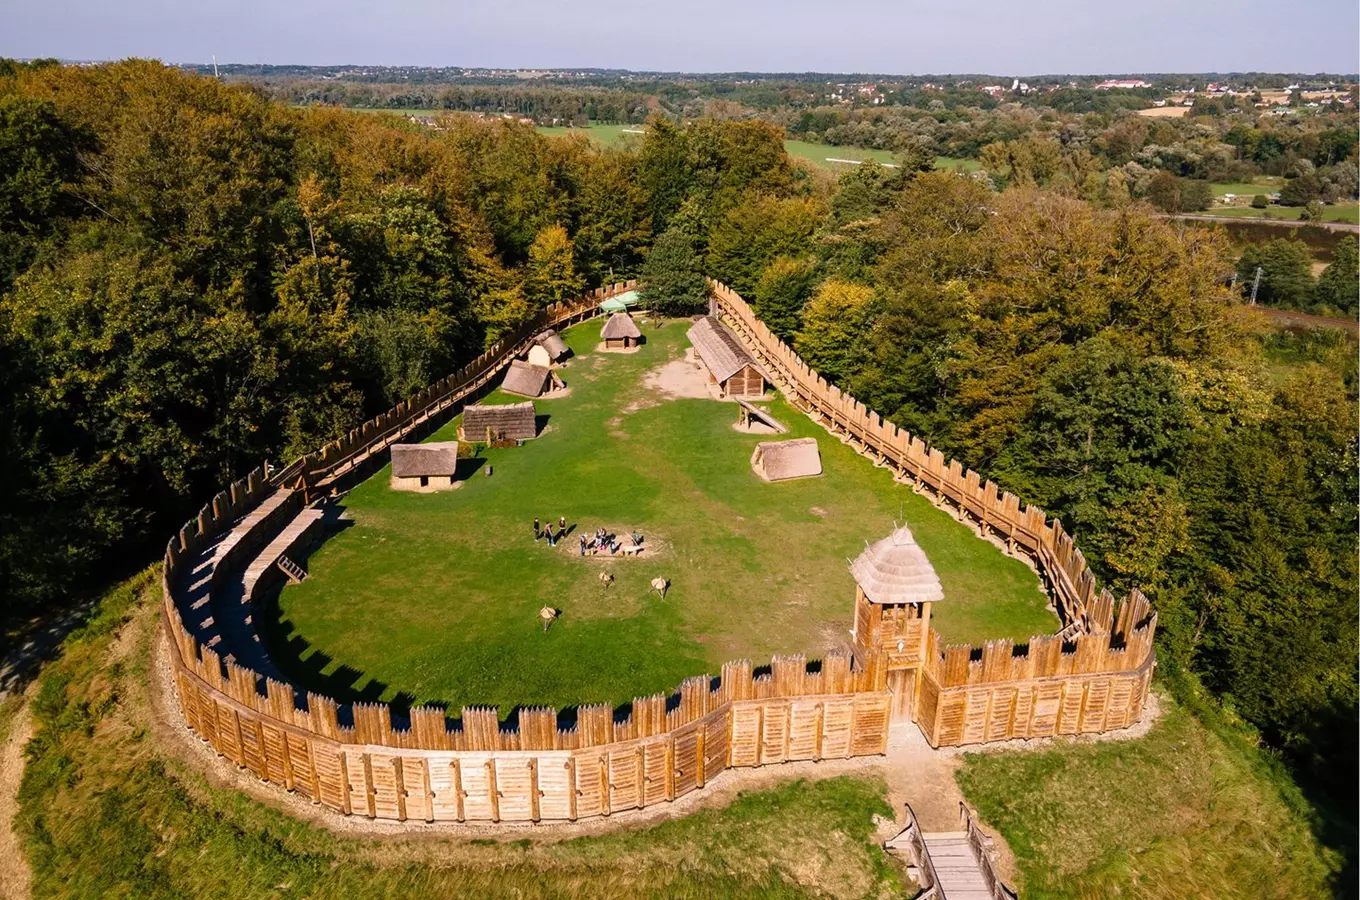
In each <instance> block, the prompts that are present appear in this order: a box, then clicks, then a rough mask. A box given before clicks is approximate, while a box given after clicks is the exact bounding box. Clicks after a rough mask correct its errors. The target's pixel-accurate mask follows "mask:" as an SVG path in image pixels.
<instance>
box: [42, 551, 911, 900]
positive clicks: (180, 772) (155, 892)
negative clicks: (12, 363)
mask: <svg viewBox="0 0 1360 900" xmlns="http://www.w3.org/2000/svg"><path fill="white" fill-rule="evenodd" d="M159 590H160V587H159V573H158V571H157V570H155V569H152V570H149V571H147V572H146V573H144V574H143V575H141V576H139V577H138V578H135V579H132V580H131V581H129V582H128V583H126V584H124V585H122V586H120V587H118V588H117V589H115V590H114V591H112V592H110V594H109V595H108V596H107V597H106V598H105V599H104V601H103V602H102V604H101V607H100V610H99V611H98V613H97V615H96V616H95V618H94V619H93V621H92V622H91V623H90V625H89V626H88V627H87V628H85V629H84V630H83V631H82V632H80V633H78V634H77V635H75V636H73V638H72V639H70V640H68V642H67V648H66V651H65V654H64V656H63V658H62V659H60V660H58V661H57V662H55V663H53V664H52V665H51V666H49V667H48V669H47V670H46V671H45V672H44V673H43V675H42V683H41V685H40V687H39V690H38V692H37V696H36V698H35V700H34V702H33V704H32V709H33V714H34V719H35V725H36V727H37V729H38V730H37V735H36V738H35V740H34V742H33V743H32V744H30V747H29V752H28V764H27V766H26V769H25V773H24V779H23V785H22V789H21V792H20V802H21V808H20V815H19V832H20V835H21V837H22V839H23V842H24V846H25V849H26V851H27V856H28V859H29V860H30V862H31V863H32V867H33V893H34V896H35V897H44V898H92V897H100V898H103V897H137V898H150V900H170V898H181V897H203V898H207V897H230V898H233V900H255V898H280V897H307V898H312V900H328V898H343V900H352V898H358V897H363V898H369V897H372V898H393V900H395V898H405V897H478V898H483V897H484V898H499V897H505V898H595V897H602V896H618V897H630V898H632V897H640V898H658V900H659V898H682V900H687V898H688V900H699V898H710V897H737V898H772V900H773V898H780V900H782V898H803V897H819V898H833V900H842V898H843V900H857V898H863V897H871V898H884V900H886V898H890V897H898V896H902V895H903V881H902V878H901V876H900V875H899V873H898V870H897V869H896V868H895V867H894V865H893V864H892V863H890V861H889V860H888V859H887V858H886V857H885V855H884V854H883V852H882V850H881V849H879V847H878V846H877V845H876V842H875V841H874V824H873V817H874V816H875V815H880V816H891V811H890V809H889V807H888V805H887V803H886V801H885V800H884V795H885V790H886V788H885V784H884V782H883V780H882V779H881V778H878V777H873V776H866V777H838V778H831V779H826V780H820V781H813V782H805V781H796V782H788V783H785V784H782V785H780V786H778V787H776V788H773V789H771V790H761V791H753V792H749V793H743V794H740V795H738V796H737V798H736V799H735V800H734V801H733V802H732V803H731V804H730V805H729V806H727V807H725V808H721V809H703V810H699V811H697V812H694V813H692V814H690V815H689V816H686V817H685V818H683V819H675V820H671V821H666V822H662V823H660V824H655V825H650V826H637V827H634V828H632V829H626V830H615V831H612V832H610V833H606V834H599V835H595V836H583V837H575V838H570V837H567V838H565V839H564V835H563V834H562V833H561V832H551V831H545V832H540V833H531V832H529V831H527V830H526V831H523V832H520V833H518V834H515V835H511V836H502V837H495V838H488V837H483V838H474V837H467V836H465V837H458V836H448V834H447V832H446V833H445V834H444V835H436V834H428V833H427V834H422V835H415V836H411V837H395V836H386V837H383V838H373V837H350V836H340V835H337V834H335V833H332V832H330V831H327V830H324V829H322V828H320V827H317V826H314V825H311V824H308V823H305V822H302V821H300V820H298V819H295V818H292V817H290V816H288V815H286V814H285V813H283V812H281V811H279V810H277V809H275V808H273V807H272V806H267V805H264V804H262V803H260V802H257V801H254V800H251V799H249V798H248V797H246V796H245V795H244V794H241V793H239V792H238V791H236V790H234V789H230V788H222V787H219V786H218V785H217V784H216V783H210V782H209V781H208V780H207V779H206V778H205V777H204V774H203V772H202V771H201V770H199V769H198V768H197V767H196V766H197V763H193V762H189V761H186V760H184V759H181V758H179V757H177V756H175V755H174V748H175V747H176V746H178V742H177V740H168V741H167V740H164V739H163V734H162V733H161V729H163V728H165V727H167V726H166V725H164V724H159V723H158V722H157V719H156V713H155V709H154V708H153V706H152V701H151V695H150V690H149V687H150V685H149V677H150V674H151V673H150V671H149V662H150V660H151V659H152V653H151V641H152V640H154V639H159V637H160V632H159V628H158V619H157V615H158V608H159ZM174 727H182V725H179V726H174ZM213 765H219V763H216V762H214V763H213ZM474 833H475V832H474ZM515 838H519V839H515Z"/></svg>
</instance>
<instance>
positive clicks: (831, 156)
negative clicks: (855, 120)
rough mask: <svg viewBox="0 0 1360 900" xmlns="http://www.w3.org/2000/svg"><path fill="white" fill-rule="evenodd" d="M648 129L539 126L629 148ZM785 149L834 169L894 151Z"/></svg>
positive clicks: (939, 163)
mask: <svg viewBox="0 0 1360 900" xmlns="http://www.w3.org/2000/svg"><path fill="white" fill-rule="evenodd" d="M645 129H646V126H643V125H599V124H592V125H587V126H585V127H582V128H568V127H566V126H561V125H556V126H547V125H540V126H539V127H538V132H539V134H546V135H549V136H550V137H565V136H568V135H573V134H584V135H586V136H587V137H589V138H590V139H591V140H593V141H596V142H597V143H599V144H601V145H602V146H605V147H626V146H628V145H629V144H630V143H631V142H633V141H635V140H637V139H638V138H640V137H642V132H643V131H645ZM784 151H785V152H786V153H788V154H789V155H790V156H793V157H796V158H797V159H805V160H807V161H808V162H810V163H812V164H813V165H815V166H820V167H822V168H824V169H833V170H842V169H845V168H847V167H849V166H853V165H857V164H858V163H861V162H863V161H864V160H866V159H872V160H875V161H877V162H879V163H885V164H891V163H892V161H893V154H892V151H890V150H868V149H866V148H863V147H838V146H835V145H833V144H813V143H810V142H808V141H785V142H784ZM978 165H979V164H978V161H977V160H975V159H952V158H950V157H947V156H940V157H937V158H936V159H935V167H936V168H938V169H953V168H961V169H963V170H964V171H965V172H972V171H974V170H976V169H977V168H978Z"/></svg>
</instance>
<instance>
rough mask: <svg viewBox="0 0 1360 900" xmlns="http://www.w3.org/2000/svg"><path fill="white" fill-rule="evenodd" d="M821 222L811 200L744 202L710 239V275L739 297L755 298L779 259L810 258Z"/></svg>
mask: <svg viewBox="0 0 1360 900" xmlns="http://www.w3.org/2000/svg"><path fill="white" fill-rule="evenodd" d="M821 218H822V210H821V209H819V208H818V206H817V204H815V203H814V202H812V201H810V200H806V199H802V198H791V199H787V200H778V199H775V198H773V197H768V196H760V197H747V198H745V199H744V200H743V201H742V202H740V203H738V204H737V205H736V206H733V207H732V208H731V209H730V210H728V212H727V214H726V215H725V216H723V217H722V219H721V220H719V221H718V222H717V223H716V224H715V225H714V226H713V229H712V231H711V232H710V233H709V239H708V255H707V257H706V262H707V268H708V271H709V272H710V273H711V274H712V276H713V277H714V278H716V279H718V280H719V281H721V282H723V283H724V284H727V285H729V286H730V287H732V288H733V289H734V290H736V291H737V292H738V293H741V294H753V293H755V289H756V285H757V283H758V282H759V281H760V277H761V274H762V273H763V272H764V271H765V267H766V266H768V265H769V264H770V263H772V262H774V260H775V259H776V258H777V257H780V256H787V257H798V256H802V255H804V254H806V253H807V252H808V250H809V249H810V247H811V241H812V233H813V232H814V231H816V229H817V226H818V225H819V224H820V222H821Z"/></svg>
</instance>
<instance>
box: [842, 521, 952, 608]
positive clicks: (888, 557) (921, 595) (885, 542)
mask: <svg viewBox="0 0 1360 900" xmlns="http://www.w3.org/2000/svg"><path fill="white" fill-rule="evenodd" d="M850 574H851V575H854V576H855V581H856V582H858V583H859V586H860V587H861V588H863V590H864V595H865V596H866V597H868V598H869V600H870V601H871V602H873V603H926V602H931V601H935V600H942V599H944V589H943V588H941V587H940V579H939V577H938V576H937V575H936V574H935V567H934V566H932V565H931V564H930V560H929V559H927V558H926V554H925V551H924V550H922V549H921V547H920V545H919V544H917V543H916V538H914V537H913V536H912V534H911V529H910V528H908V527H907V526H905V525H903V526H902V527H900V528H898V529H897V530H895V531H894V532H893V533H892V534H890V535H888V536H887V537H885V538H883V539H882V540H880V541H878V542H877V543H875V544H871V545H869V546H868V547H866V548H865V549H864V552H863V553H861V554H860V555H859V556H857V557H856V558H855V561H854V562H852V563H850Z"/></svg>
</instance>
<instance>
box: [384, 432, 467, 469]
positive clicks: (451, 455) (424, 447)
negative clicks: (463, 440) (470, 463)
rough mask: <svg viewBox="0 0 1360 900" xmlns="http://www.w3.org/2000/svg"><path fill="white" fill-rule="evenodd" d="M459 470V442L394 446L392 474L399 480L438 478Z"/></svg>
mask: <svg viewBox="0 0 1360 900" xmlns="http://www.w3.org/2000/svg"><path fill="white" fill-rule="evenodd" d="M457 470H458V442H457V441H437V442H434V443H429V444H393V445H392V474H393V475H394V476H395V477H397V478H428V477H436V478H438V477H443V476H450V475H453V474H454V473H455V472H456V471H457Z"/></svg>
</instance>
